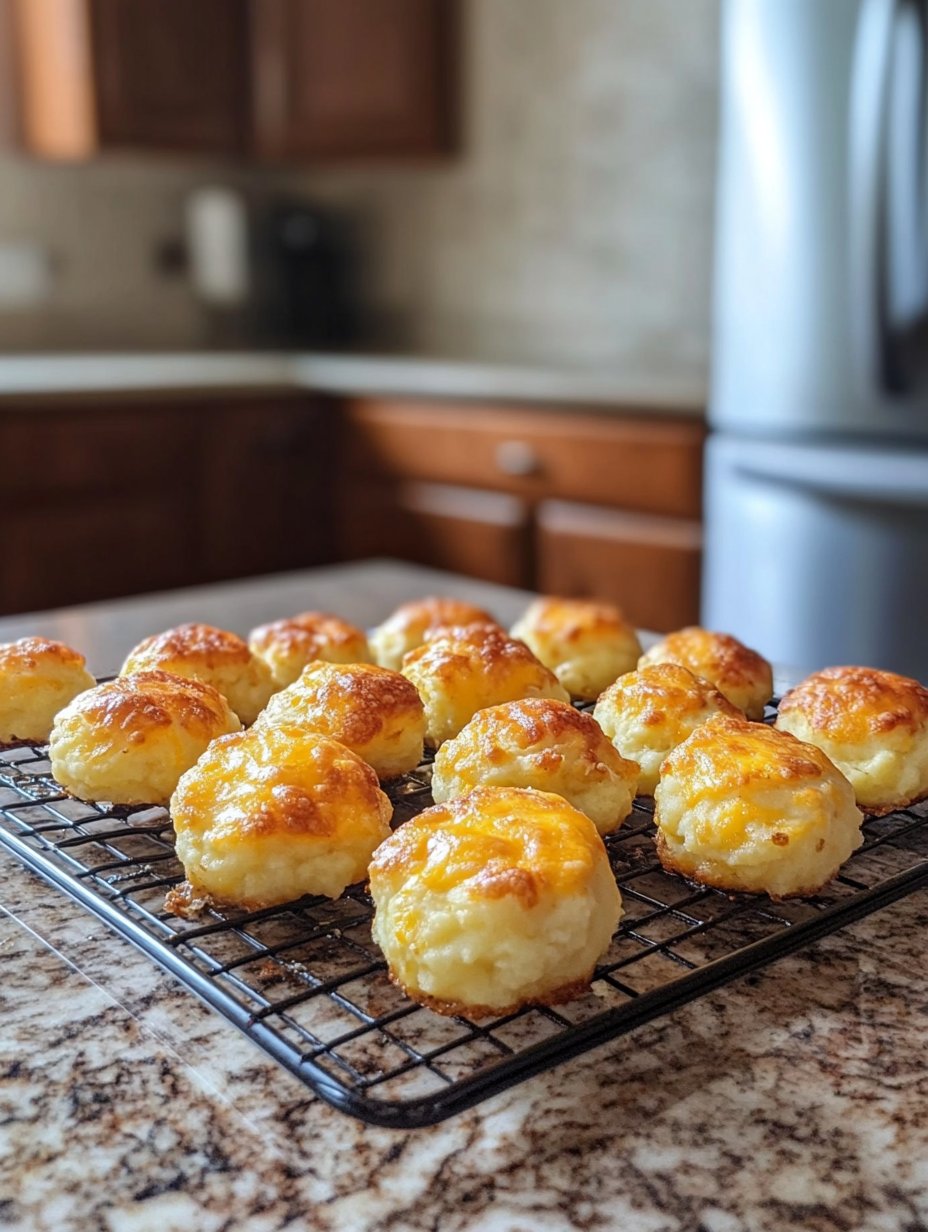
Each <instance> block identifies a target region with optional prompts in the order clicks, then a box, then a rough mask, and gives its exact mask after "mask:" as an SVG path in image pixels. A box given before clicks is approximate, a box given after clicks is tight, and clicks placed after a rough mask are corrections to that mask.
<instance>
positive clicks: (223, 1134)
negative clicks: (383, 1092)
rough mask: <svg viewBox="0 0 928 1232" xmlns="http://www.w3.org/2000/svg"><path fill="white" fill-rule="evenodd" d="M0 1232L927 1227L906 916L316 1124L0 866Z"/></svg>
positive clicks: (880, 919)
mask: <svg viewBox="0 0 928 1232" xmlns="http://www.w3.org/2000/svg"><path fill="white" fill-rule="evenodd" d="M0 868H2V878H3V897H4V900H5V902H6V904H7V908H8V911H9V913H10V914H4V915H2V916H0V954H2V956H3V957H2V979H0V1021H2V1024H3V1027H2V1034H0V1066H2V1071H0V1072H2V1081H0V1122H2V1126H0V1160H2V1161H3V1163H2V1164H0V1176H2V1181H0V1225H2V1226H7V1227H13V1228H37V1229H64V1228H106V1229H137V1228H138V1229H147V1228H157V1229H162V1230H164V1232H168V1230H170V1229H175V1228H176V1229H184V1230H185V1232H186V1230H188V1229H191V1228H197V1229H207V1230H210V1229H232V1228H243V1229H245V1228H247V1229H272V1228H302V1227H309V1228H324V1229H341V1228H351V1229H366V1228H385V1229H386V1228H390V1229H406V1228H408V1229H417V1230H418V1229H423V1230H424V1229H435V1228H441V1229H442V1230H445V1229H449V1230H452V1232H456V1230H458V1229H461V1230H463V1229H491V1230H492V1229H507V1230H509V1229H512V1230H519V1232H521V1230H523V1229H524V1230H525V1232H528V1230H529V1229H548V1228H551V1229H559V1228H584V1229H586V1228H589V1229H600V1228H603V1229H606V1228H622V1229H642V1230H647V1232H663V1230H665V1229H666V1230H667V1232H670V1230H673V1232H677V1230H680V1232H683V1230H684V1229H687V1230H688V1229H705V1230H706V1232H740V1230H742V1229H744V1230H745V1232H747V1230H750V1232H766V1230H767V1229H770V1230H771V1232H774V1230H781V1229H787V1228H789V1229H792V1228H796V1229H799V1228H802V1229H814V1230H815V1232H819V1230H821V1232H825V1230H828V1232H831V1230H832V1229H835V1230H837V1229H841V1230H842V1232H844V1230H847V1232H851V1230H857V1229H879V1230H883V1229H885V1230H887V1232H888V1230H890V1229H892V1230H897V1229H898V1230H899V1232H902V1230H906V1232H915V1230H916V1229H921V1228H925V1227H928V1074H926V1071H925V1067H924V1050H925V1045H926V1043H928V997H926V994H925V981H924V939H925V936H926V928H928V898H926V896H925V895H924V894H920V895H916V896H914V897H913V898H910V899H908V900H906V901H904V902H902V903H899V904H897V905H895V906H893V907H891V908H889V909H887V910H886V911H885V912H883V913H882V914H880V915H878V916H875V917H872V918H871V919H870V920H867V921H863V922H862V923H860V924H858V925H856V926H854V927H853V928H851V929H849V930H847V931H846V932H844V933H842V934H839V935H837V936H835V937H833V938H830V939H829V940H828V941H826V942H823V943H820V944H819V945H817V946H815V947H814V948H812V949H811V950H809V951H807V952H806V953H805V954H803V955H801V956H797V957H794V958H791V959H787V960H784V961H782V962H780V963H779V964H777V965H776V966H775V967H773V968H770V969H769V970H768V971H767V972H766V973H764V974H763V975H761V976H757V977H750V978H749V979H747V980H744V981H741V982H740V983H739V984H737V985H733V986H730V987H729V988H727V989H726V990H724V991H722V992H719V993H716V994H714V995H712V996H710V997H708V998H706V999H704V1000H702V1001H701V1002H698V1003H695V1004H693V1005H691V1006H689V1007H687V1008H686V1009H685V1010H682V1011H680V1012H678V1013H677V1014H675V1015H674V1016H673V1017H672V1018H670V1019H666V1020H663V1021H661V1022H658V1023H656V1024H653V1025H651V1026H649V1027H646V1028H643V1029H642V1030H639V1031H638V1032H636V1033H634V1034H633V1035H630V1036H628V1037H626V1038H625V1039H624V1040H622V1041H618V1042H617V1043H614V1044H611V1045H608V1046H606V1047H604V1048H600V1049H598V1050H596V1051H595V1052H593V1053H591V1054H588V1055H587V1056H585V1057H582V1058H580V1059H578V1060H575V1061H572V1062H568V1063H566V1064H565V1065H563V1066H561V1067H559V1068H558V1069H556V1070H554V1071H552V1072H551V1073H550V1074H548V1075H546V1076H544V1077H541V1078H536V1079H532V1080H530V1081H529V1082H527V1083H525V1084H523V1085H522V1086H520V1087H517V1088H515V1089H514V1090H513V1091H511V1092H508V1093H506V1094H504V1095H501V1096H497V1097H496V1098H494V1099H492V1100H490V1101H488V1102H487V1103H485V1104H483V1105H482V1106H480V1107H478V1108H477V1109H475V1110H472V1111H470V1112H466V1113H464V1114H462V1115H460V1116H458V1117H456V1118H454V1119H452V1120H450V1121H447V1122H445V1123H443V1124H442V1125H439V1126H436V1127H434V1128H431V1129H424V1130H417V1131H412V1132H400V1131H391V1130H382V1129H376V1128H372V1127H369V1126H364V1125H361V1124H360V1123H359V1122H355V1121H354V1120H351V1119H349V1118H348V1117H346V1116H344V1115H342V1114H340V1113H338V1112H335V1111H334V1110H332V1109H330V1108H329V1107H327V1106H326V1105H325V1104H323V1103H321V1102H320V1101H318V1100H317V1099H315V1098H314V1097H312V1096H311V1095H309V1094H308V1093H307V1091H306V1090H305V1089H304V1088H303V1087H302V1086H301V1085H300V1084H299V1083H298V1082H297V1081H296V1080H295V1079H294V1078H292V1077H291V1076H290V1075H289V1074H287V1073H286V1072H285V1071H283V1070H281V1069H280V1068H279V1067H277V1066H276V1065H275V1064H274V1063H273V1062H272V1061H270V1060H269V1059H267V1058H266V1057H265V1056H264V1054H263V1053H261V1052H260V1051H259V1050H258V1049H257V1048H255V1047H254V1046H253V1045H252V1044H251V1043H250V1042H249V1041H248V1040H246V1039H245V1038H244V1037H242V1036H240V1035H239V1034H238V1032H237V1031H236V1030H235V1029H234V1028H232V1027H230V1026H227V1025H226V1024H225V1023H224V1022H222V1021H221V1020H220V1019H219V1018H218V1017H217V1016H216V1015H215V1014H213V1012H212V1011H211V1010H209V1009H207V1008H205V1007H203V1006H202V1005H201V1004H200V1003H199V1002H198V1001H197V1000H196V999H195V998H194V997H193V996H192V995H190V994H189V993H187V992H186V991H185V990H184V989H182V988H181V987H179V986H178V985H176V984H175V982H174V981H173V979H172V978H171V977H170V976H168V975H166V974H162V973H161V972H160V971H159V970H158V969H157V968H156V967H155V966H154V965H152V964H151V962H150V961H149V960H148V959H147V958H145V957H144V956H143V955H141V954H137V953H136V952H135V951H134V950H133V948H132V947H131V946H130V945H129V944H128V943H126V942H124V941H122V940H121V939H119V938H117V937H115V936H114V935H112V934H110V933H109V932H108V930H107V929H106V927H105V926H104V925H102V924H99V923H97V922H96V921H95V920H94V919H93V918H92V917H90V916H89V915H85V914H83V913H82V912H81V911H80V910H79V909H78V908H77V907H75V906H73V905H72V904H71V903H70V902H69V901H67V900H66V899H64V898H63V897H62V896H61V895H60V894H59V892H58V891H57V890H54V889H52V888H50V887H47V886H46V885H45V884H44V883H43V882H42V881H40V880H39V879H38V878H36V877H35V876H34V875H33V874H32V873H29V872H27V871H26V870H25V869H22V868H21V867H19V866H18V865H17V864H16V862H15V860H13V859H12V857H9V856H7V855H5V854H4V855H3V856H0Z"/></svg>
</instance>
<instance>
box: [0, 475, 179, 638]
mask: <svg viewBox="0 0 928 1232" xmlns="http://www.w3.org/2000/svg"><path fill="white" fill-rule="evenodd" d="M192 522H193V518H192V511H191V509H190V508H189V507H187V506H185V504H184V501H183V498H182V496H181V495H180V494H179V493H177V492H176V491H172V490H170V489H169V490H167V491H164V492H160V491H158V490H154V491H142V492H135V493H131V492H115V493H106V492H105V491H102V492H100V493H98V494H97V495H96V496H94V497H93V498H92V499H91V498H90V497H89V496H83V497H81V498H80V499H67V500H64V501H60V502H58V503H55V504H51V503H37V504H36V505H34V506H33V507H31V508H22V509H19V510H9V509H8V510H6V511H3V512H0V523H2V541H3V548H2V556H0V613H12V612H29V611H41V610H43V609H45V608H52V607H60V606H62V605H68V604H72V603H88V602H91V601H93V600H96V599H112V598H119V597H120V596H122V595H131V594H139V593H141V592H143V591H149V590H169V589H171V588H172V587H175V586H189V585H192V584H193V583H194V582H195V581H198V580H199V579H198V576H197V561H196V544H195V542H194V541H193V538H192V536H191V526H192ZM152 632H156V630H152Z"/></svg>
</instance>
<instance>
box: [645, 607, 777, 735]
mask: <svg viewBox="0 0 928 1232" xmlns="http://www.w3.org/2000/svg"><path fill="white" fill-rule="evenodd" d="M650 663H679V664H681V665H682V666H683V667H687V668H689V670H690V671H691V672H693V674H694V675H696V676H702V677H703V678H704V679H705V680H708V681H710V682H711V683H712V684H714V685H715V687H716V688H717V689H718V690H719V692H720V693H723V694H724V695H725V697H727V698H728V700H729V701H730V702H732V703H733V704H734V705H735V706H737V707H738V709H739V710H743V711H745V713H746V714H747V715H748V717H749V718H755V719H760V718H762V717H763V713H764V705H765V703H766V702H768V701H769V700H770V698H771V696H772V695H773V669H772V668H771V666H770V664H769V663H768V662H767V660H766V659H764V658H763V657H762V656H761V655H759V654H758V653H757V651H756V650H750V649H749V648H748V647H747V646H745V645H744V643H743V642H739V641H738V639H737V638H736V637H732V636H731V635H730V634H728V633H713V632H711V631H710V630H708V629H701V628H698V627H697V626H690V627H689V628H686V629H679V630H678V631H677V632H676V633H669V634H668V635H667V636H666V637H665V638H663V639H662V640H661V641H660V642H658V643H657V644H656V645H654V646H652V647H651V649H650V650H648V651H647V652H646V653H645V654H643V655H642V656H641V658H640V659H639V661H638V666H639V667H645V666H647V665H648V664H650Z"/></svg>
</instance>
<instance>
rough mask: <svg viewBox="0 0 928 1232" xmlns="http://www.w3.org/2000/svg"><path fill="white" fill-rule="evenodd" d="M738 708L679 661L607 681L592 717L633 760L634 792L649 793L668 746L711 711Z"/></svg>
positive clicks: (732, 711)
mask: <svg viewBox="0 0 928 1232" xmlns="http://www.w3.org/2000/svg"><path fill="white" fill-rule="evenodd" d="M740 713H741V712H740V711H739V710H738V708H737V707H736V706H733V705H732V703H731V702H730V701H728V699H727V698H725V697H723V696H722V694H721V693H720V692H719V691H718V689H717V688H716V687H715V686H714V685H712V684H710V683H709V681H708V680H703V679H702V677H701V676H694V675H693V673H692V672H691V671H689V670H688V669H687V668H685V667H681V666H680V664H679V663H652V664H649V665H647V666H645V667H642V668H639V669H638V671H637V672H629V673H628V674H627V675H625V676H622V677H620V679H618V680H617V681H616V682H615V684H612V685H610V686H609V688H608V689H606V691H605V693H603V695H602V696H601V697H600V699H599V701H598V702H597V703H596V706H595V708H594V710H593V718H594V719H595V720H596V721H597V723H599V725H600V727H601V728H602V729H603V731H604V732H605V733H606V735H607V736H608V737H609V739H610V740H611V741H612V743H613V744H614V745H615V747H616V748H617V749H618V751H619V752H620V753H621V754H622V756H623V757H630V758H632V759H633V760H634V761H636V762H638V765H639V766H640V767H641V773H640V775H639V778H638V791H639V793H640V794H641V795H643V796H651V795H653V794H654V789H655V787H656V786H657V777H658V773H659V771H660V768H661V762H662V761H663V760H664V758H665V757H666V756H667V754H668V753H669V752H670V751H671V749H675V748H676V747H677V745H678V744H680V743H681V741H683V740H685V739H686V737H687V736H688V735H689V734H690V733H691V732H692V731H695V729H696V728H697V727H699V726H700V724H702V723H705V722H706V720H707V719H710V718H711V717H712V716H713V715H715V714H729V715H735V716H737V715H739V714H740Z"/></svg>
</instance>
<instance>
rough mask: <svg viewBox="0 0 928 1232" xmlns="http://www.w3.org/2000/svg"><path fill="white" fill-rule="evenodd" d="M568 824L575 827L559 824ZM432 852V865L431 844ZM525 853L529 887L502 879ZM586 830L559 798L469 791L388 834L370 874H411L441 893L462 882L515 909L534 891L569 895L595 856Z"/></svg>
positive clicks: (592, 835)
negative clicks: (571, 820)
mask: <svg viewBox="0 0 928 1232" xmlns="http://www.w3.org/2000/svg"><path fill="white" fill-rule="evenodd" d="M565 816H567V817H576V818H579V819H581V821H582V824H580V825H576V824H573V825H565V824H564V819H565ZM433 842H435V843H437V844H439V845H440V849H441V855H440V858H439V857H438V856H437V855H436V849H433V848H432V846H431V844H432V843H433ZM527 850H530V851H531V859H532V867H531V870H527V871H530V875H531V878H532V879H533V881H532V884H531V885H529V882H528V881H527V880H526V879H519V878H516V879H514V880H507V876H508V874H507V873H506V870H511V869H513V868H524V864H523V862H522V861H523V856H522V853H523V852H524V851H527ZM602 851H603V848H602V839H600V837H599V835H598V834H597V832H596V829H595V827H594V826H593V824H592V823H591V822H590V821H589V820H588V819H587V818H586V817H584V816H583V814H582V813H578V812H577V810H575V809H573V808H572V807H571V806H570V805H569V804H568V803H567V802H566V801H565V800H562V799H561V798H560V797H559V796H553V795H549V794H548V793H547V792H540V791H532V790H528V789H526V788H519V787H477V788H475V789H474V790H473V791H471V792H470V793H468V795H466V796H460V797H457V798H456V799H454V800H449V801H448V802H447V803H445V804H435V805H433V806H432V807H431V808H428V809H425V810H424V812H422V813H419V815H418V816H417V817H414V818H413V819H412V820H411V821H408V822H407V823H406V824H405V825H403V826H401V827H400V828H399V830H396V831H394V833H393V834H392V835H391V836H390V838H389V839H388V840H387V841H386V842H385V843H383V844H381V846H380V847H379V848H378V849H377V851H376V852H375V853H374V858H373V860H372V861H371V871H372V872H374V871H376V872H379V873H386V874H391V873H394V874H395V873H407V874H408V873H409V872H412V871H416V872H419V873H420V875H421V876H422V879H423V884H424V885H426V886H428V887H429V888H431V889H439V890H440V889H446V888H448V887H449V886H452V885H459V884H461V883H462V882H467V884H468V886H469V888H470V890H471V893H472V896H473V897H474V898H481V897H482V898H487V899H495V898H499V897H501V896H502V895H504V894H514V895H515V896H516V897H517V898H519V900H520V901H521V902H522V904H523V905H527V901H526V896H528V897H531V896H533V895H534V896H536V897H537V893H538V889H539V888H540V887H544V888H547V889H550V888H555V889H557V890H559V891H568V890H572V889H574V888H575V887H576V886H577V885H579V884H583V883H584V881H585V879H586V878H587V877H588V876H589V873H590V869H591V868H592V867H593V866H594V865H595V863H596V862H597V861H598V860H599V859H600V858H601V857H602Z"/></svg>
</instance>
